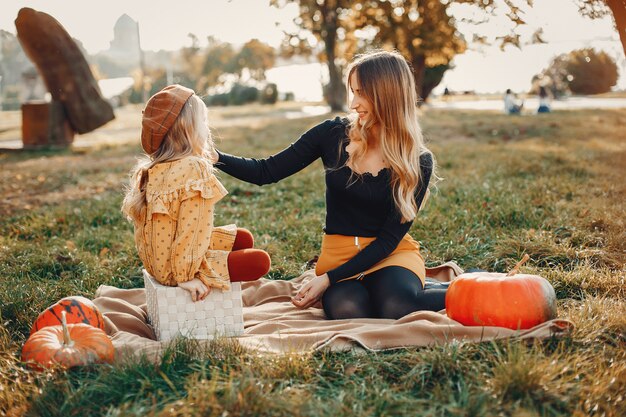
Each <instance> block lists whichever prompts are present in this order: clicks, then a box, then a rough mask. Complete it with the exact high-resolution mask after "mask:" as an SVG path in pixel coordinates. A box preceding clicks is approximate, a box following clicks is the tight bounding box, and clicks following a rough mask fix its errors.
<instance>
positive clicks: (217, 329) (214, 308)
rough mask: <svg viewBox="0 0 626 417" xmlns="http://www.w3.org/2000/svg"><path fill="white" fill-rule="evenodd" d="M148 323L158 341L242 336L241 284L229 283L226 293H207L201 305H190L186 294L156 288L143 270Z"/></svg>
mask: <svg viewBox="0 0 626 417" xmlns="http://www.w3.org/2000/svg"><path fill="white" fill-rule="evenodd" d="M143 280H144V284H145V286H146V303H147V305H148V320H149V322H150V324H151V325H152V327H153V328H154V332H155V333H156V337H157V339H158V340H160V341H166V340H170V339H173V338H175V337H176V336H178V335H182V336H185V337H189V338H192V339H213V338H215V337H221V336H227V337H231V336H241V335H242V334H243V311H242V302H241V283H240V282H231V283H230V287H231V290H230V291H222V290H219V289H215V288H213V289H211V293H210V294H209V295H208V296H207V297H206V298H205V299H204V300H202V301H196V302H193V300H192V299H191V295H190V294H189V292H188V291H186V290H184V289H182V288H179V287H168V286H165V285H161V284H159V282H158V281H157V280H156V279H154V278H153V277H152V276H151V275H150V274H149V273H148V272H147V271H146V270H145V269H144V270H143Z"/></svg>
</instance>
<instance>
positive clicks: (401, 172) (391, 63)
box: [346, 51, 436, 222]
mask: <svg viewBox="0 0 626 417" xmlns="http://www.w3.org/2000/svg"><path fill="white" fill-rule="evenodd" d="M352 74H356V77H357V81H358V84H359V89H360V90H361V94H362V95H363V96H364V97H365V98H366V99H367V100H368V101H369V102H370V103H371V104H372V113H373V114H372V117H371V118H370V120H368V121H367V122H366V123H363V124H360V123H359V120H358V117H354V118H352V119H351V121H350V126H349V128H348V138H349V139H350V142H351V143H355V144H356V146H355V147H354V150H353V151H352V152H351V153H350V154H349V156H348V160H347V161H346V165H348V166H354V167H358V162H359V160H360V159H361V158H362V157H363V156H364V155H365V154H366V152H367V149H368V145H369V144H370V143H371V142H372V141H374V140H376V139H378V143H379V144H380V145H379V146H380V148H381V150H382V153H383V157H384V158H385V160H386V161H387V163H388V164H389V168H390V171H391V185H392V188H393V199H394V203H395V205H396V207H397V208H398V211H399V212H400V214H401V215H402V222H407V221H410V220H413V219H415V216H416V215H417V211H418V209H419V207H417V204H416V202H415V194H416V190H417V187H418V186H419V182H420V173H421V171H420V155H422V154H424V153H430V154H431V155H432V153H431V152H430V151H429V150H428V148H426V146H425V144H424V139H423V137H422V129H421V127H420V125H419V122H418V120H417V93H416V92H415V80H414V78H413V72H412V71H411V68H410V67H409V64H408V63H407V62H406V60H405V59H404V58H403V57H402V55H400V54H399V53H397V52H388V51H374V52H370V53H367V54H364V55H360V56H358V57H357V58H356V59H355V60H354V61H353V62H352V64H351V65H350V67H349V70H348V87H347V88H348V93H349V92H350V79H351V77H352ZM348 95H349V94H348ZM376 124H378V125H379V127H380V129H379V132H380V133H379V137H378V138H374V137H373V136H372V127H373V126H374V125H376ZM432 178H436V176H435V160H434V157H433V174H432ZM428 194H429V193H428V190H427V194H426V197H425V198H424V201H423V203H424V202H425V201H426V199H427V197H428ZM423 203H422V205H423Z"/></svg>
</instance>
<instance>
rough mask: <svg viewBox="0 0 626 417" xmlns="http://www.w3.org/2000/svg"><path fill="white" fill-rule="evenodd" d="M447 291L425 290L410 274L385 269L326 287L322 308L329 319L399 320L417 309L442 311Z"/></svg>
mask: <svg viewBox="0 0 626 417" xmlns="http://www.w3.org/2000/svg"><path fill="white" fill-rule="evenodd" d="M445 298H446V288H426V289H424V287H423V286H422V282H421V281H420V279H419V278H418V277H417V275H415V274H414V273H413V272H412V271H410V270H408V269H406V268H403V267H400V266H388V267H386V268H382V269H379V270H378V271H375V272H372V273H371V274H367V275H365V276H364V277H363V279H362V280H356V279H351V280H347V281H342V282H338V283H336V284H333V285H331V286H330V287H328V289H327V290H326V292H324V295H323V296H322V305H323V307H324V312H325V313H326V317H327V318H329V319H351V318H358V317H370V318H385V319H399V318H400V317H403V316H405V315H407V314H409V313H412V312H414V311H418V310H430V311H439V310H442V309H443V308H445Z"/></svg>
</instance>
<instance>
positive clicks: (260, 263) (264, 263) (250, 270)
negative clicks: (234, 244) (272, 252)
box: [228, 249, 272, 282]
mask: <svg viewBox="0 0 626 417" xmlns="http://www.w3.org/2000/svg"><path fill="white" fill-rule="evenodd" d="M271 264H272V262H271V260H270V256H269V255H268V254H267V252H265V251H264V250H260V249H240V250H235V251H232V252H230V253H229V254H228V274H229V275H230V280H231V281H233V282H238V281H254V280H255V279H258V278H261V277H262V276H263V275H265V274H267V273H268V272H269V270H270V266H271Z"/></svg>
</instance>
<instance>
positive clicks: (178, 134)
mask: <svg viewBox="0 0 626 417" xmlns="http://www.w3.org/2000/svg"><path fill="white" fill-rule="evenodd" d="M206 115H207V108H206V106H205V105H204V102H203V101H202V100H201V99H200V97H198V96H197V95H195V94H194V95H192V96H191V97H189V100H187V102H186V103H185V105H184V106H183V108H182V109H181V111H180V114H179V115H178V117H177V118H176V121H175V122H174V124H173V125H172V127H171V128H170V130H169V131H168V132H167V133H166V134H165V137H164V138H163V142H162V143H161V146H160V147H159V148H158V149H157V150H156V151H155V152H154V153H153V154H150V155H145V157H144V158H142V159H140V160H139V162H138V163H137V165H136V166H135V167H134V168H133V170H132V171H131V174H130V186H129V187H128V189H127V191H126V195H125V197H124V201H123V203H122V212H123V213H124V214H125V215H126V217H127V218H128V220H130V221H140V220H142V219H143V218H144V216H145V211H146V185H147V184H148V170H149V169H150V168H152V167H153V166H155V165H156V164H160V163H163V162H171V161H176V160H178V159H182V158H184V157H186V156H191V155H195V156H200V157H203V158H205V159H207V160H209V152H210V151H211V150H212V149H213V146H214V145H213V138H212V136H211V132H210V130H209V127H208V126H207V125H206V123H207V121H206V120H207V119H206ZM203 133H207V136H204V135H203Z"/></svg>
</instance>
